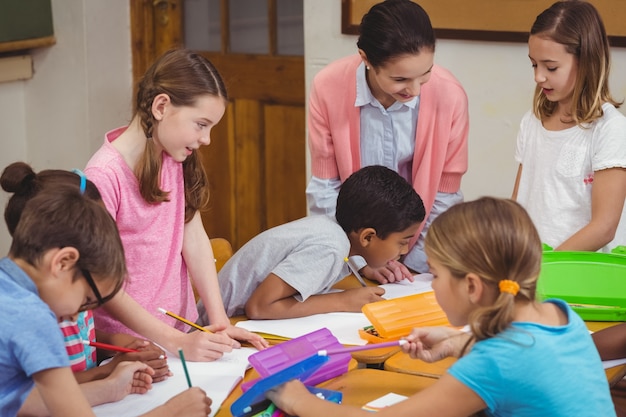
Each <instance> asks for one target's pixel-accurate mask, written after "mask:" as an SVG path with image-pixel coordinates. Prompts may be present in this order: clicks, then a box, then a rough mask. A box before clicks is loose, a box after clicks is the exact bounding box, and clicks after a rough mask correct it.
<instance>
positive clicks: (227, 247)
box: [193, 237, 233, 303]
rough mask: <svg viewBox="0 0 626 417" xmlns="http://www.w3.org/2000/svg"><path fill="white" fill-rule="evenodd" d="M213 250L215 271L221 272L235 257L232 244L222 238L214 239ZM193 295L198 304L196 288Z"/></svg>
mask: <svg viewBox="0 0 626 417" xmlns="http://www.w3.org/2000/svg"><path fill="white" fill-rule="evenodd" d="M210 241H211V248H212V249H213V257H214V258H215V269H217V271H218V272H219V270H220V269H222V267H223V266H224V264H225V263H226V261H228V259H230V257H231V256H233V247H232V246H231V244H230V242H229V241H228V240H226V239H224V238H222V237H214V238H213V239H210ZM193 294H194V296H195V298H196V303H197V302H198V300H199V299H200V296H199V295H198V292H197V291H196V288H195V287H194V288H193Z"/></svg>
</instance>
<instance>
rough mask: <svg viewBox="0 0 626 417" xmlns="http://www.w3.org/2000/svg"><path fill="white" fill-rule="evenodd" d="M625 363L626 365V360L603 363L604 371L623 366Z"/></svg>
mask: <svg viewBox="0 0 626 417" xmlns="http://www.w3.org/2000/svg"><path fill="white" fill-rule="evenodd" d="M625 363H626V358H622V359H613V360H610V361H602V365H603V366H604V369H609V368H613V367H614V366H619V365H623V364H625Z"/></svg>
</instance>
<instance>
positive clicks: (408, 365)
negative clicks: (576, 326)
mask: <svg viewBox="0 0 626 417" xmlns="http://www.w3.org/2000/svg"><path fill="white" fill-rule="evenodd" d="M585 324H586V325H587V328H588V329H589V330H591V331H598V330H601V329H604V328H606V327H610V326H614V325H616V324H619V322H585ZM455 361H456V358H446V359H444V360H441V361H438V362H434V363H427V362H423V361H421V360H418V359H411V357H410V356H409V355H408V354H406V353H402V352H399V353H396V354H394V355H392V356H391V357H390V358H388V359H387V360H386V361H385V364H384V369H385V370H386V371H392V372H400V373H407V374H410V375H418V376H423V377H430V378H439V377H440V376H441V375H442V374H443V373H444V372H446V370H447V369H448V368H449V367H450V366H452V364H453V363H454V362H455ZM605 372H606V378H607V380H608V381H609V385H610V386H611V387H612V386H614V385H615V384H617V383H618V382H619V381H621V380H622V379H623V378H624V376H626V364H624V365H618V366H614V367H612V368H608V369H605Z"/></svg>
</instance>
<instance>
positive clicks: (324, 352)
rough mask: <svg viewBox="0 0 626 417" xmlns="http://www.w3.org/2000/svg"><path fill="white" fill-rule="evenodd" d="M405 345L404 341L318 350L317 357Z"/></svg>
mask: <svg viewBox="0 0 626 417" xmlns="http://www.w3.org/2000/svg"><path fill="white" fill-rule="evenodd" d="M406 343H408V342H407V341H406V340H395V341H393V342H384V343H372V344H369V345H363V346H353V347H347V348H340V349H331V350H325V349H324V350H318V351H317V354H318V355H319V356H328V355H337V354H340V353H351V352H358V351H361V350H370V349H380V348H386V347H396V346H402V345H404V344H406Z"/></svg>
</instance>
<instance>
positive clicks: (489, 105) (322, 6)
mask: <svg viewBox="0 0 626 417" xmlns="http://www.w3.org/2000/svg"><path fill="white" fill-rule="evenodd" d="M538 12H540V11H538ZM531 24H532V22H528V25H529V28H530V25H531ZM304 31H305V37H304V39H305V71H306V82H307V94H308V88H309V86H310V83H311V80H312V78H313V76H314V75H315V74H316V73H317V72H318V71H319V70H320V68H322V67H323V66H324V65H326V64H327V63H329V62H331V61H333V60H335V59H337V58H339V57H342V56H345V55H349V54H352V53H356V51H357V47H356V41H357V36H353V35H342V34H341V2H339V1H336V0H315V1H307V0H305V2H304ZM612 58H613V68H612V70H611V80H610V82H611V84H610V85H611V91H612V93H613V95H614V97H615V98H616V99H617V100H623V99H624V98H625V97H626V77H624V74H625V70H626V49H624V48H614V49H613V51H612ZM435 62H436V63H437V64H439V65H442V66H444V67H446V68H448V69H449V70H451V71H452V72H453V73H454V74H455V75H456V77H457V78H458V79H459V81H461V83H462V84H463V86H464V87H465V90H466V92H467V95H468V98H469V113H470V134H469V169H468V172H467V174H466V175H465V176H464V177H463V183H462V190H463V192H464V194H465V198H466V199H467V200H471V199H475V198H477V197H480V196H482V195H493V196H498V197H510V195H511V191H512V189H513V182H514V180H515V174H516V172H517V164H516V163H515V160H514V150H515V138H516V135H517V128H518V126H519V121H520V119H521V117H522V116H523V114H524V113H525V112H526V111H527V110H528V109H529V108H530V106H531V102H532V94H533V89H534V86H535V85H534V81H533V73H532V68H531V66H530V61H529V60H528V49H527V45H526V44H525V43H500V42H478V41H463V40H449V39H440V40H438V41H437V47H436V52H435ZM625 109H626V105H624V106H623V108H622V109H621V110H622V111H624V110H625Z"/></svg>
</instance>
